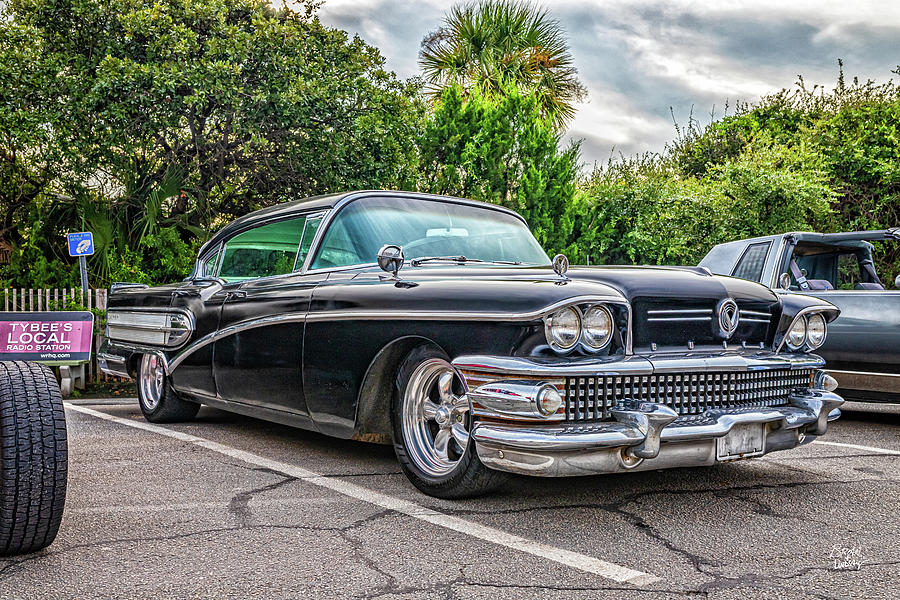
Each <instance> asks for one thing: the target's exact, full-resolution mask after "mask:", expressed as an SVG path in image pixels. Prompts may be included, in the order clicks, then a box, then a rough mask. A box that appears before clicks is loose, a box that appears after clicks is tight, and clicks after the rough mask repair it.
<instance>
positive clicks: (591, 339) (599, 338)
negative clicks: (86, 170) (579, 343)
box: [581, 304, 613, 350]
mask: <svg viewBox="0 0 900 600" xmlns="http://www.w3.org/2000/svg"><path fill="white" fill-rule="evenodd" d="M581 331H582V333H583V334H584V343H585V344H587V345H588V346H590V347H591V348H592V349H594V350H600V349H601V348H603V347H604V346H606V344H608V343H609V340H610V339H611V338H612V332H613V318H612V314H611V313H610V312H609V309H608V308H606V307H605V306H603V305H602V304H597V305H595V306H592V307H590V308H589V309H587V310H586V311H585V312H584V318H583V319H582V320H581Z"/></svg>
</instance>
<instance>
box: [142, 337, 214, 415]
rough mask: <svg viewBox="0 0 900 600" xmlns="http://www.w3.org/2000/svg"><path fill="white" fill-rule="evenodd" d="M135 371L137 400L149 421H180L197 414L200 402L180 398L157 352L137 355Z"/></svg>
mask: <svg viewBox="0 0 900 600" xmlns="http://www.w3.org/2000/svg"><path fill="white" fill-rule="evenodd" d="M137 375H138V376H137V388H138V403H139V404H140V405H141V412H142V413H144V418H145V419H147V420H148V421H150V422H151V423H180V422H182V421H191V420H193V418H194V417H196V416H197V411H199V410H200V405H199V404H197V403H196V402H189V401H187V400H183V399H182V398H180V397H179V396H178V394H177V393H176V392H175V390H173V389H172V384H171V383H170V382H169V376H168V375H166V371H165V365H164V364H163V361H162V359H161V358H160V357H159V356H157V355H155V354H144V355H143V356H141V362H140V365H138V374H137Z"/></svg>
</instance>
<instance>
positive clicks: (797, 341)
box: [787, 319, 806, 350]
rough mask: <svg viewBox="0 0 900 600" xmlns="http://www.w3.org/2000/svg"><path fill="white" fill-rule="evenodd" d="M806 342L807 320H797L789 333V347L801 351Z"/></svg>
mask: <svg viewBox="0 0 900 600" xmlns="http://www.w3.org/2000/svg"><path fill="white" fill-rule="evenodd" d="M804 342H806V319H797V320H795V321H794V324H793V325H791V329H790V331H788V332H787V345H788V348H790V349H791V350H799V349H800V347H801V346H803V343H804Z"/></svg>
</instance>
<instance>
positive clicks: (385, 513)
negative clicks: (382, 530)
mask: <svg viewBox="0 0 900 600" xmlns="http://www.w3.org/2000/svg"><path fill="white" fill-rule="evenodd" d="M285 483H288V482H287V481H279V482H277V483H276V484H272V485H273V486H274V485H284V484H285ZM269 487H271V486H269ZM395 516H396V517H399V516H402V515H401V514H400V513H397V512H395V511H392V510H382V511H378V512H376V513H374V514H371V515H368V516H366V517H363V518H361V519H357V520H356V521H353V522H352V523H350V524H348V525H344V526H341V527H337V526H327V527H326V526H319V525H271V524H260V525H252V524H246V525H244V524H241V525H238V526H236V527H214V528H209V529H200V530H197V531H191V532H186V533H176V534H170V535H158V536H134V537H127V538H108V539H103V540H97V541H94V542H86V543H82V544H72V545H70V546H65V547H63V548H60V547H58V546H51V547H49V548H46V549H44V550H41V551H40V552H37V553H34V554H29V555H27V556H24V557H21V558H13V559H6V560H9V564H7V565H6V566H4V567H3V568H0V582H3V581H6V580H8V579H9V578H10V577H12V576H13V575H15V574H16V573H17V572H19V570H17V569H16V567H21V566H23V565H25V564H27V563H30V562H34V561H37V560H40V559H43V558H49V557H51V556H58V555H61V554H68V553H70V552H76V551H78V550H84V549H90V548H98V547H103V546H114V545H118V544H129V543H134V542H168V541H174V540H180V539H186V538H191V537H197V536H201V535H214V534H220V533H233V532H240V531H248V530H266V529H278V530H297V531H321V532H331V533H337V534H339V535H340V534H341V533H342V532H346V531H352V530H353V529H355V528H357V527H362V526H364V525H366V524H368V523H371V522H373V521H376V520H379V519H382V518H385V517H395Z"/></svg>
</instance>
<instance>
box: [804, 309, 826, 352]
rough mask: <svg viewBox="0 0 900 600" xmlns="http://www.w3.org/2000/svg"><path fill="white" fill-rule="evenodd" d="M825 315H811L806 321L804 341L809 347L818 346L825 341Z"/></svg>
mask: <svg viewBox="0 0 900 600" xmlns="http://www.w3.org/2000/svg"><path fill="white" fill-rule="evenodd" d="M825 331H826V326H825V317H823V316H822V315H813V316H811V317H810V318H809V319H808V320H807V321H806V341H807V342H809V346H810V348H813V349H815V348H818V347H819V346H821V345H822V344H824V343H825Z"/></svg>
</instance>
